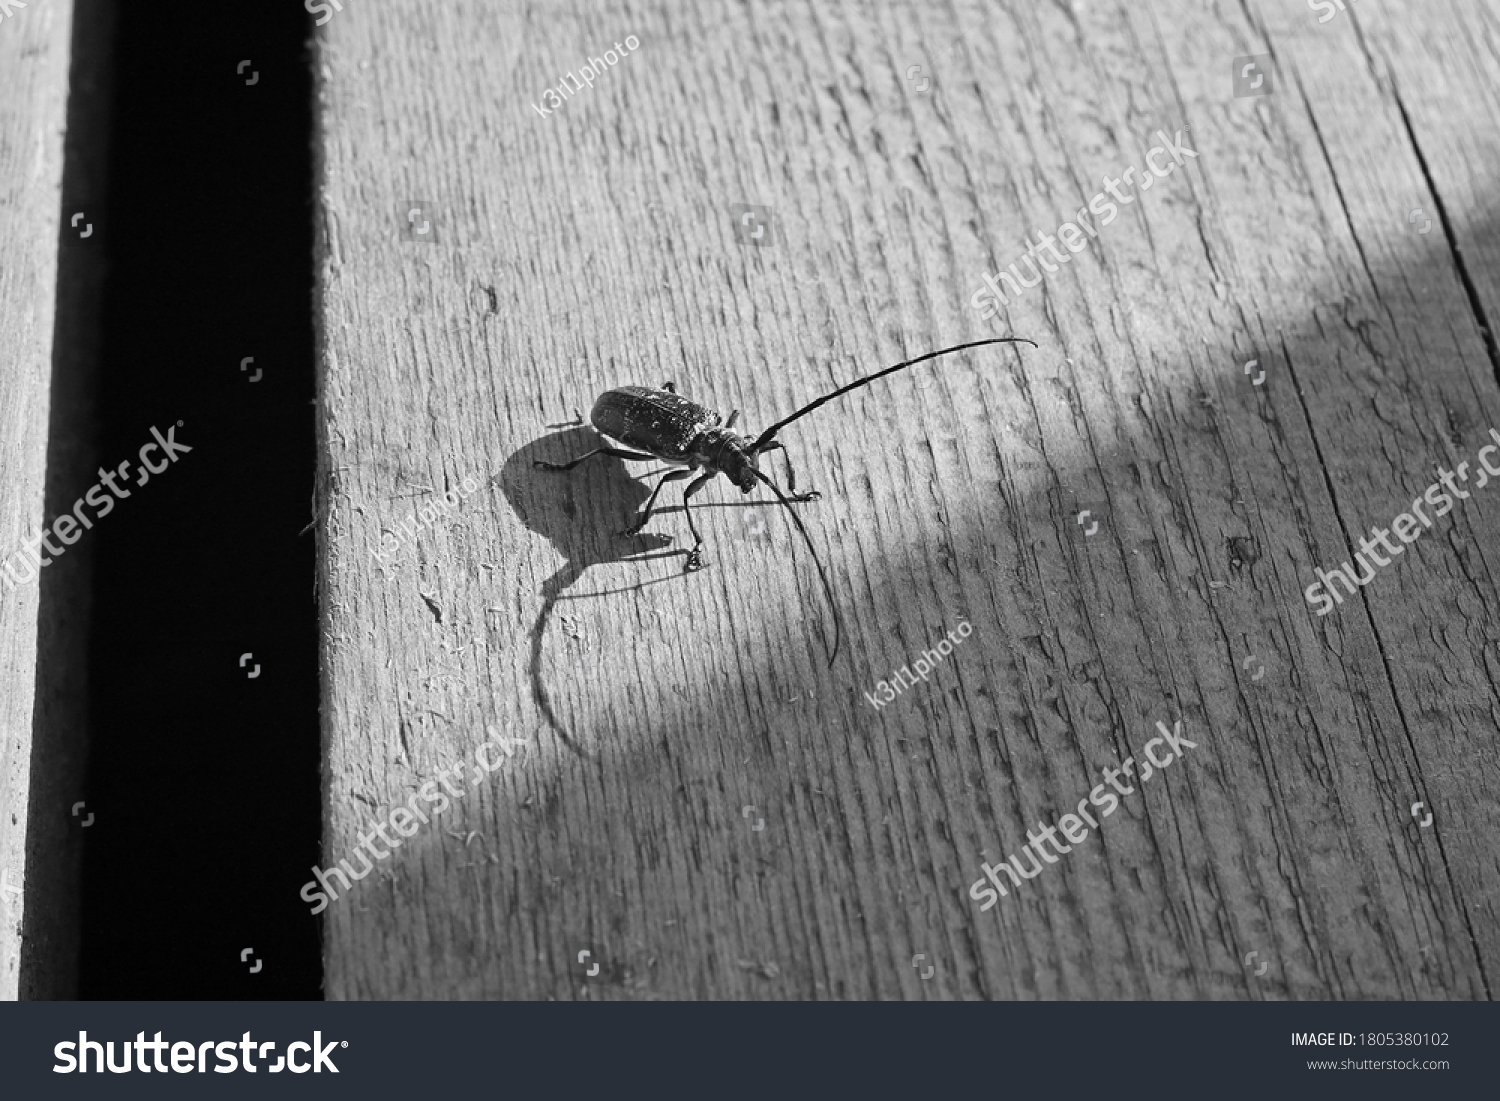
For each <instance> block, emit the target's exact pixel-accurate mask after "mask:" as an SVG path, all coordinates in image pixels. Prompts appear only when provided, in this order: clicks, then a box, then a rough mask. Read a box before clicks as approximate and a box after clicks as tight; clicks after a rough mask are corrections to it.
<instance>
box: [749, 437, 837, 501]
mask: <svg viewBox="0 0 1500 1101" xmlns="http://www.w3.org/2000/svg"><path fill="white" fill-rule="evenodd" d="M767 451H780V452H781V457H782V458H783V459H785V460H786V488H787V500H789V501H796V502H798V503H799V504H800V503H802V502H804V501H816V500H817V499H818V498H819V497H821V496H823V495H822V494H821V493H819V492H818V491H817V490H816V489H810V490H808V491H807V492H806V493H793V492H791V491H792V490H794V489H796V488H797V472H796V471H795V470H794V469H792V453H791V452H790V451H788V450H787V449H786V446H785V445H784V444H783V443H782V442H781V441H780V440H772V441H771V442H770V443H768V444H766V446H765V447H763V448H761V449H760V454H762V455H764V454H765V453H766V452H767Z"/></svg>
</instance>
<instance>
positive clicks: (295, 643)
mask: <svg viewBox="0 0 1500 1101" xmlns="http://www.w3.org/2000/svg"><path fill="white" fill-rule="evenodd" d="M86 7H87V5H80V9H79V17H80V20H83V19H84V18H86V16H85V10H86ZM308 27H309V23H308V18H307V15H306V13H305V12H304V11H303V10H302V7H301V5H298V4H279V5H253V6H251V5H233V6H226V7H225V8H223V9H213V10H209V9H203V8H201V7H192V8H190V7H187V6H186V5H182V6H179V5H175V4H150V5H141V4H136V5H122V6H121V7H120V9H119V11H118V14H117V22H116V25H115V27H114V35H113V44H112V49H111V50H110V51H109V52H110V60H111V64H112V65H113V68H114V72H113V83H112V104H111V108H110V114H109V149H110V152H109V156H108V172H107V175H108V181H109V186H108V191H107V194H106V195H104V196H103V200H104V201H103V202H100V201H99V199H98V198H97V197H90V198H89V200H88V201H89V202H90V203H91V204H97V205H95V206H94V208H93V209H89V210H87V212H86V218H85V219H84V220H83V222H82V224H83V225H92V227H93V230H92V233H91V234H90V235H89V237H88V238H87V239H83V238H80V239H77V240H74V239H72V237H71V236H70V234H71V233H72V232H73V231H74V230H76V229H78V228H79V227H72V226H71V218H72V213H73V212H71V211H70V210H67V209H65V210H64V212H63V213H64V217H63V219H62V234H63V244H64V246H65V254H66V253H68V252H76V253H80V254H82V253H86V252H88V251H92V252H93V253H95V254H96V255H98V256H99V257H100V258H101V260H102V262H103V264H104V265H105V266H106V268H107V277H106V278H105V280H104V288H103V306H102V339H101V345H102V354H101V356H100V359H99V372H98V376H99V377H98V384H97V388H96V389H95V390H94V399H95V401H96V402H97V408H98V410H99V413H100V415H99V417H98V427H97V433H96V435H95V437H94V439H93V441H92V447H91V448H89V449H88V450H89V452H90V454H91V458H90V460H89V462H88V463H87V464H81V463H76V462H75V463H73V464H72V465H71V466H70V467H68V468H67V469H66V470H62V468H58V470H56V471H55V470H53V469H49V483H48V506H49V507H48V519H49V521H50V520H51V519H52V517H53V516H54V515H62V514H64V513H68V512H73V511H74V508H75V503H77V502H82V503H81V504H79V505H78V508H79V509H80V510H81V513H82V516H84V517H87V518H88V519H89V520H90V524H91V526H90V527H89V528H88V529H87V530H84V531H82V532H81V535H82V539H81V541H80V547H81V548H82V547H86V548H87V550H86V552H85V553H86V554H88V555H91V556H92V563H91V565H92V585H91V590H90V600H91V603H92V610H91V617H90V626H89V636H90V637H89V641H88V649H87V652H88V663H87V674H86V675H87V679H88V694H87V713H88V765H87V770H86V782H85V783H84V784H83V786H82V788H81V789H80V790H79V791H78V792H77V793H76V796H75V797H74V800H72V801H70V805H67V806H61V805H49V806H47V807H40V808H37V809H36V812H35V813H37V814H40V815H43V816H49V815H50V816H51V817H52V818H54V819H60V820H61V821H62V824H63V828H64V829H66V830H70V831H72V837H73V838H74V840H72V841H71V843H72V844H75V845H78V846H80V847H81V851H82V886H81V902H80V906H79V929H80V940H79V959H78V982H77V991H76V994H77V996H79V997H83V998H110V999H114V998H147V999H167V998H171V999H179V998H180V999H256V998H319V997H321V996H322V960H321V944H320V935H319V934H320V925H319V920H318V919H317V918H315V917H312V916H310V915H309V912H308V911H309V906H308V904H307V903H306V902H305V901H303V900H302V898H301V897H299V893H298V892H299V889H300V887H301V885H302V884H303V883H304V882H306V880H307V879H308V874H309V870H310V868H311V867H312V865H314V864H316V863H317V862H318V860H319V855H320V851H321V844H320V842H321V832H322V813H321V787H322V785H321V774H320V763H321V755H320V735H319V711H318V704H319V696H318V672H317V670H318V651H317V607H316V604H315V596H314V576H315V574H314V541H313V538H312V536H311V534H305V535H301V536H300V537H299V532H301V531H302V530H303V529H304V528H305V527H306V526H307V523H308V520H309V519H310V515H309V505H308V502H309V497H310V492H311V488H312V486H313V479H314V468H315V454H316V450H315V442H314V430H315V413H316V409H315V407H314V405H313V404H312V399H313V398H314V394H315V380H314V355H313V333H312V266H311V261H310V258H311V256H312V223H311V197H312V186H311V179H312V154H311V133H312V102H311V94H312V92H311V71H310V67H309V51H308V37H309V35H308ZM71 169H72V156H71V148H70V156H69V171H71ZM67 199H68V197H66V196H65V200H67ZM65 205H66V203H65ZM59 317H60V320H59V325H61V323H62V322H61V317H62V314H61V312H60V314H59ZM252 359H253V363H252V362H249V361H250V360H252ZM82 404H83V405H87V402H83V403H82ZM54 416H55V417H56V416H57V413H56V411H55V412H54ZM122 464H123V466H122ZM73 467H77V469H73ZM55 474H56V475H57V477H54V475H55ZM64 475H65V476H64ZM106 476H109V477H106ZM90 496H92V498H93V499H92V501H90V500H89V497H90ZM69 557H72V556H69ZM79 558H80V560H82V558H83V556H81V555H80V556H79ZM63 561H64V563H66V562H67V559H64V560H63ZM85 564H87V563H85ZM56 568H57V567H53V569H56ZM48 611H49V609H48V607H47V606H46V605H44V608H43V620H44V626H43V631H44V633H45V631H46V630H47V618H48ZM53 802H54V803H55V802H56V800H55V799H54V800H53ZM73 802H81V803H83V804H84V807H83V808H82V813H81V814H79V815H77V816H75V815H73V814H72V813H71V811H72V803H73ZM34 806H35V803H34ZM89 815H92V821H91V823H90V824H89V825H88V826H84V825H83V822H84V821H86V820H88V819H87V816H89Z"/></svg>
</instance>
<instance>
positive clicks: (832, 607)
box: [750, 467, 839, 669]
mask: <svg viewBox="0 0 1500 1101" xmlns="http://www.w3.org/2000/svg"><path fill="white" fill-rule="evenodd" d="M750 473H752V474H754V475H755V476H756V477H757V478H759V479H760V480H761V481H763V482H765V483H766V485H768V486H770V487H771V492H772V493H774V494H776V499H777V500H778V501H780V502H781V503H782V504H783V505H785V506H786V510H787V512H789V513H791V516H792V523H794V524H796V525H797V530H798V531H800V532H801V533H802V539H803V541H804V542H805V543H807V549H808V551H809V552H810V553H811V554H812V557H813V565H814V566H817V567H818V580H819V581H821V582H823V595H824V596H825V597H827V598H828V609H829V611H831V612H832V613H833V652H832V653H831V654H829V655H828V668H830V669H832V668H833V659H834V658H836V657H838V656H839V609H838V605H837V604H835V603H834V602H833V586H832V585H830V584H828V575H827V574H825V573H824V572H823V563H822V561H821V560H820V559H819V558H818V548H817V547H815V546H813V541H812V536H810V535H808V534H807V529H806V528H805V527H803V526H802V518H801V517H800V516H798V515H797V510H796V509H794V508H793V507H792V502H790V501H788V500H787V499H786V496H785V495H784V494H783V493H782V492H781V490H780V488H779V487H778V486H777V485H776V483H775V482H773V481H771V479H770V478H768V477H766V476H765V475H764V474H762V473H761V472H760V471H758V470H756V469H754V468H753V467H752V468H751V470H750Z"/></svg>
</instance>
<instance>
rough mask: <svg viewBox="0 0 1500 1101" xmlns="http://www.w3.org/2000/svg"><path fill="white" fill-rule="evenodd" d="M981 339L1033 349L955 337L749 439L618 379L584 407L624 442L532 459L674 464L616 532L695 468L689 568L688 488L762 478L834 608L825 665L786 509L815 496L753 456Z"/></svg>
mask: <svg viewBox="0 0 1500 1101" xmlns="http://www.w3.org/2000/svg"><path fill="white" fill-rule="evenodd" d="M986 344H1030V345H1031V346H1032V347H1033V348H1035V347H1036V342H1035V341H1031V340H1027V339H1025V338H1024V337H1012V336H1008V337H998V338H995V339H993V340H976V341H972V342H970V343H968V344H956V345H954V346H953V347H952V348H944V349H942V350H941V351H937V352H928V353H927V354H926V355H924V356H918V357H917V358H916V359H909V360H907V361H906V362H904V363H898V364H896V365H895V366H894V367H887V368H886V369H885V370H883V371H877V372H875V373H874V374H873V375H866V376H864V377H863V378H859V379H855V380H854V381H853V382H851V383H849V385H847V386H842V387H840V388H839V389H837V390H834V391H833V392H832V393H829V394H825V395H823V396H822V397H821V398H818V399H817V400H816V401H814V402H810V403H809V404H807V405H804V406H803V407H802V408H801V409H798V410H797V411H796V412H795V413H793V414H792V415H791V416H789V417H784V418H783V419H781V420H779V421H777V422H776V423H775V424H773V425H772V426H771V427H770V428H767V429H766V430H765V431H764V432H762V433H761V434H760V435H759V436H758V437H756V438H755V440H753V441H752V440H751V439H750V438H749V437H748V436H741V435H739V434H738V433H736V432H735V431H734V422H735V421H736V420H738V419H739V415H740V411H739V410H738V409H736V410H733V411H732V412H731V413H730V414H729V419H728V420H727V421H726V420H725V419H724V418H723V417H721V416H719V415H718V414H717V413H715V412H713V411H712V410H710V409H708V408H706V407H705V406H702V405H699V404H698V403H697V402H696V401H691V400H689V399H688V398H685V397H683V396H682V395H681V394H679V393H677V389H676V387H675V386H673V385H672V384H671V383H670V382H668V383H664V384H663V385H662V388H661V389H660V390H655V389H652V388H651V387H648V386H620V387H617V388H616V389H614V390H606V391H605V392H604V393H602V394H600V395H599V400H598V401H596V402H594V408H593V410H592V411H591V412H590V413H589V421H590V422H591V423H592V424H593V426H594V428H595V430H596V431H597V432H598V433H599V434H600V435H601V436H604V437H606V438H607V439H609V440H618V441H619V442H620V443H622V444H624V445H626V447H611V446H607V445H606V446H602V447H596V448H594V450H592V451H588V452H585V453H584V454H582V455H580V456H578V458H576V459H574V460H572V461H571V462H566V463H547V462H542V461H540V460H538V461H537V463H536V465H537V466H538V467H540V468H541V469H543V470H558V471H561V470H571V469H573V467H575V466H577V465H578V464H579V463H581V462H583V461H584V460H585V459H589V458H592V457H593V456H595V455H611V456H613V457H615V458H617V459H643V460H648V459H656V460H659V461H660V462H664V463H668V464H669V465H671V466H673V467H677V468H680V469H674V470H669V471H667V472H666V474H664V475H662V478H661V480H660V481H659V482H657V483H656V488H655V489H653V490H652V491H651V496H650V498H648V499H647V501H646V507H645V508H644V509H642V510H641V515H640V518H639V519H638V520H637V521H636V523H635V524H634V525H633V526H631V527H630V528H628V529H626V530H625V531H623V532H621V533H620V534H621V535H627V536H629V535H638V534H640V531H641V529H642V528H644V527H645V526H646V522H647V521H648V520H650V519H651V513H652V511H653V510H654V509H655V507H656V498H657V495H658V494H659V493H661V487H662V486H664V485H666V484H667V483H668V482H676V481H680V480H681V479H683V478H689V477H692V476H693V474H695V473H696V472H697V471H699V470H700V469H701V470H702V471H703V473H701V474H698V476H697V477H696V478H693V481H692V482H691V483H689V485H688V487H687V489H686V490H685V491H684V492H683V495H682V512H683V515H684V516H686V517H687V522H688V530H689V531H691V532H692V533H693V549H692V550H691V551H689V552H688V558H687V568H688V569H689V570H696V569H700V568H701V567H702V565H703V559H702V556H701V554H700V551H699V548H700V547H702V546H703V537H702V536H701V535H699V534H698V527H697V525H696V524H694V523H693V513H692V508H691V506H690V504H689V502H690V501H691V499H692V497H693V495H694V494H695V493H697V492H698V491H699V490H700V489H702V488H703V487H704V486H705V485H707V484H708V483H709V482H711V481H713V479H714V478H716V477H717V476H718V475H720V474H723V475H725V476H726V477H727V478H728V479H729V480H730V481H731V482H733V483H734V484H735V485H737V486H739V487H740V490H741V491H742V492H745V493H749V492H750V491H751V490H752V489H754V488H755V483H756V482H758V481H759V482H764V483H765V484H766V485H767V486H769V487H770V489H771V492H772V493H774V494H776V499H777V500H778V501H780V502H781V503H782V505H784V506H785V507H786V510H787V512H788V513H789V514H790V515H791V518H792V523H793V524H795V525H796V527H797V530H798V531H799V532H800V533H801V535H802V538H803V540H804V541H805V542H806V543H807V549H808V550H809V551H810V552H811V553H812V556H813V564H814V565H815V566H817V569H818V580H819V581H821V582H822V583H823V594H824V596H826V597H827V599H828V605H829V607H830V608H831V609H832V611H833V649H832V651H831V652H830V653H829V655H828V664H829V665H830V666H831V665H832V664H833V659H834V658H835V657H837V656H838V652H839V616H838V606H837V605H836V604H835V603H834V600H833V588H832V586H830V585H829V584H828V577H827V575H826V574H825V573H824V572H823V563H822V562H821V561H820V560H819V559H818V552H817V548H815V547H814V546H813V542H812V538H811V537H810V536H809V535H808V534H807V529H806V528H804V527H803V526H802V520H801V518H800V517H799V516H798V515H797V513H796V510H795V509H793V508H792V501H799V502H801V501H811V500H815V499H816V498H817V496H818V494H817V493H800V494H798V493H793V495H792V496H791V497H790V498H789V497H788V496H787V495H786V494H784V493H782V492H781V489H780V487H778V486H777V485H776V483H775V482H773V481H771V479H770V478H769V477H767V476H766V475H765V474H763V473H761V470H760V456H761V455H763V454H764V453H766V452H767V451H775V450H777V449H778V448H782V444H781V443H780V441H778V440H776V439H775V436H776V433H777V432H779V431H780V430H781V429H783V428H785V427H786V426H787V425H788V424H791V423H792V421H794V420H796V419H797V418H799V417H802V416H805V415H806V414H808V413H811V412H812V411H813V410H814V409H816V408H818V407H819V406H820V405H824V404H826V403H827V402H830V401H832V400H833V399H834V398H836V397H839V396H840V395H843V394H847V393H848V392H849V391H850V390H856V389H858V388H859V387H861V386H867V385H869V384H870V383H872V382H874V381H875V380H876V379H878V378H883V377H884V376H886V375H889V374H894V373H895V372H897V371H902V370H905V369H906V368H908V367H912V366H915V365H916V364H918V363H922V362H925V361H926V360H929V359H935V358H937V357H938V356H944V355H948V354H949V353H950V352H961V351H963V350H964V349H966V348H979V347H983V346H984V345H986ZM626 448H634V449H635V450H627V449H626ZM782 456H783V457H784V458H786V464H787V466H786V473H787V489H788V490H793V491H794V490H796V488H797V477H796V473H795V472H794V471H793V469H792V461H791V458H790V456H788V455H787V454H786V451H785V449H784V448H782Z"/></svg>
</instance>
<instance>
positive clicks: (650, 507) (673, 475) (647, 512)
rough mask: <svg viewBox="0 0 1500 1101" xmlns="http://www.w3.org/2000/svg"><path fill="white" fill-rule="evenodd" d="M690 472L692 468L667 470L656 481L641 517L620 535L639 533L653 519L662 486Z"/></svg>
mask: <svg viewBox="0 0 1500 1101" xmlns="http://www.w3.org/2000/svg"><path fill="white" fill-rule="evenodd" d="M690 474H692V471H691V470H669V471H667V473H666V474H664V475H663V476H662V479H661V481H659V482H657V483H656V488H655V489H653V490H652V491H651V496H650V498H649V499H648V500H647V501H646V507H645V509H644V510H642V512H641V518H640V519H639V520H637V521H636V522H635V523H634V524H633V525H632V526H631V527H628V528H626V529H625V530H624V531H622V532H620V535H621V536H631V535H639V534H640V533H641V529H642V528H644V527H645V526H646V521H648V520H650V519H651V513H652V512H653V511H654V510H655V508H656V495H657V494H658V493H660V492H661V487H662V486H664V485H666V484H667V483H668V482H676V481H680V480H681V479H683V478H686V477H688V476H689V475H690Z"/></svg>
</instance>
